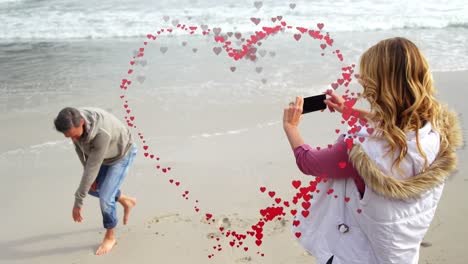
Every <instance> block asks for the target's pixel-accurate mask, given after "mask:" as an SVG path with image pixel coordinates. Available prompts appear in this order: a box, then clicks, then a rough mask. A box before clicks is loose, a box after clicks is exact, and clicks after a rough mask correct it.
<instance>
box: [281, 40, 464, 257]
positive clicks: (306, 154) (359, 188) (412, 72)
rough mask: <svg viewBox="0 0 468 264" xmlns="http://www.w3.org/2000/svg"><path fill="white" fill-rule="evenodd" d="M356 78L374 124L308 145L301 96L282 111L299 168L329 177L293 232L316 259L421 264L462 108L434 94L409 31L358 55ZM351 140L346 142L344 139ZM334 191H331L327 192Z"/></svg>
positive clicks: (339, 104)
mask: <svg viewBox="0 0 468 264" xmlns="http://www.w3.org/2000/svg"><path fill="white" fill-rule="evenodd" d="M359 67H360V77H359V82H360V83H361V85H362V86H363V88H364V89H363V93H362V96H363V97H364V98H366V99H367V100H368V101H369V103H370V112H366V111H364V110H360V109H352V111H358V112H359V113H360V118H365V120H366V122H367V124H368V125H369V126H368V127H365V126H362V128H361V129H360V130H359V131H358V132H355V133H353V134H345V135H341V136H340V137H339V138H338V140H337V142H336V143H335V144H334V145H333V146H332V147H331V148H326V149H321V150H317V149H315V148H311V147H310V146H309V145H307V144H304V141H303V139H302V137H301V135H300V133H299V130H298V126H299V123H300V120H301V114H302V108H303V99H302V98H301V97H297V98H296V101H295V102H294V103H291V104H290V105H289V107H288V108H286V109H284V115H283V127H284V131H285V133H286V136H287V138H288V140H289V143H290V145H291V148H292V149H293V151H294V155H295V158H296V162H297V165H298V167H299V169H300V170H301V171H302V172H303V173H304V174H307V175H313V176H322V175H327V181H322V182H321V183H320V184H318V185H317V188H318V189H320V190H322V192H321V193H319V194H314V196H313V198H312V200H311V207H310V209H309V210H310V215H309V216H308V217H303V216H302V215H300V214H298V216H297V217H296V219H297V220H299V221H300V225H299V226H298V227H294V232H300V233H301V236H300V239H299V241H300V243H301V244H302V245H303V246H304V247H305V248H306V249H307V250H308V251H309V252H310V253H311V254H312V255H314V256H315V257H316V258H317V260H318V263H333V264H342V263H346V264H352V263H356V264H357V263H359V264H364V263H376V264H377V263H378V264H382V263H399V264H401V263H411V264H417V263H418V259H419V247H420V243H421V242H422V240H423V238H424V235H425V234H426V232H427V230H428V228H429V225H430V223H431V221H432V219H433V217H434V214H435V210H436V207H437V204H438V202H439V199H440V197H441V195H442V191H443V187H444V182H445V179H446V178H447V176H449V175H450V173H451V172H452V171H453V170H454V169H455V168H456V162H457V157H456V149H457V148H459V147H460V146H461V145H462V133H461V129H460V127H459V121H458V117H457V115H456V114H455V113H454V112H452V111H449V110H448V109H447V107H445V106H443V105H442V104H441V103H440V102H439V101H438V100H437V99H436V98H435V95H434V93H435V88H434V86H433V81H432V75H431V72H430V70H429V66H428V63H427V61H426V59H425V58H424V56H423V54H422V53H421V52H420V50H419V49H418V48H417V47H416V45H415V44H414V43H412V42H411V41H409V40H408V39H405V38H391V39H385V40H382V41H380V42H379V43H377V44H376V45H374V46H372V47H371V48H369V49H368V50H367V51H366V52H364V54H363V55H362V56H361V61H360V66H359ZM327 94H328V95H329V98H328V99H326V100H325V103H326V105H327V106H328V107H329V108H330V109H331V110H332V111H337V112H340V113H342V112H343V111H346V110H347V109H345V104H344V99H343V98H342V97H341V96H339V95H337V94H336V93H334V92H328V93H327ZM355 136H357V138H363V139H364V140H354V141H353V144H352V145H351V146H349V145H348V144H347V142H346V139H348V138H354V137H355ZM330 189H332V190H333V191H334V193H333V194H334V195H338V199H336V198H334V195H327V194H326V192H327V190H330Z"/></svg>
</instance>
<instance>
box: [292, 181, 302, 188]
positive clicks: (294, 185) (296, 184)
mask: <svg viewBox="0 0 468 264" xmlns="http://www.w3.org/2000/svg"><path fill="white" fill-rule="evenodd" d="M292 185H293V187H294V188H295V189H297V188H299V187H300V186H301V181H292Z"/></svg>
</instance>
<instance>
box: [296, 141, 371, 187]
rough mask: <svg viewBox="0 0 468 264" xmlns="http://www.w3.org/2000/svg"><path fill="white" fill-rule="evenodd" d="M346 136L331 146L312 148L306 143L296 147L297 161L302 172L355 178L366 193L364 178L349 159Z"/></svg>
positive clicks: (322, 175)
mask: <svg viewBox="0 0 468 264" xmlns="http://www.w3.org/2000/svg"><path fill="white" fill-rule="evenodd" d="M343 139H344V136H340V138H339V139H338V140H337V142H336V143H335V144H334V145H331V146H330V147H325V148H321V149H316V148H311V147H310V146H309V145H307V144H304V145H301V146H299V147H297V148H295V149H294V156H295V157H296V163H297V166H298V168H299V169H300V170H301V171H302V173H304V174H307V175H312V176H319V177H329V178H339V179H344V178H353V179H354V182H355V183H356V186H357V187H358V190H359V192H361V194H362V193H364V189H365V184H364V180H363V179H362V177H361V176H359V174H358V173H357V171H356V169H354V167H353V165H352V164H351V162H350V161H349V158H348V151H347V145H346V142H345V141H344V140H343Z"/></svg>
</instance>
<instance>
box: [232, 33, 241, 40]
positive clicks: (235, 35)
mask: <svg viewBox="0 0 468 264" xmlns="http://www.w3.org/2000/svg"><path fill="white" fill-rule="evenodd" d="M234 37H236V39H240V38H241V37H242V33H240V32H236V34H234Z"/></svg>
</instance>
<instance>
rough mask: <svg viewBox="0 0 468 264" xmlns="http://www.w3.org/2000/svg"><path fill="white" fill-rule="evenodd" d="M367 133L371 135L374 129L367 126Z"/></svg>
mask: <svg viewBox="0 0 468 264" xmlns="http://www.w3.org/2000/svg"><path fill="white" fill-rule="evenodd" d="M367 133H369V135H372V133H374V129H373V128H371V127H370V128H368V129H367Z"/></svg>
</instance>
